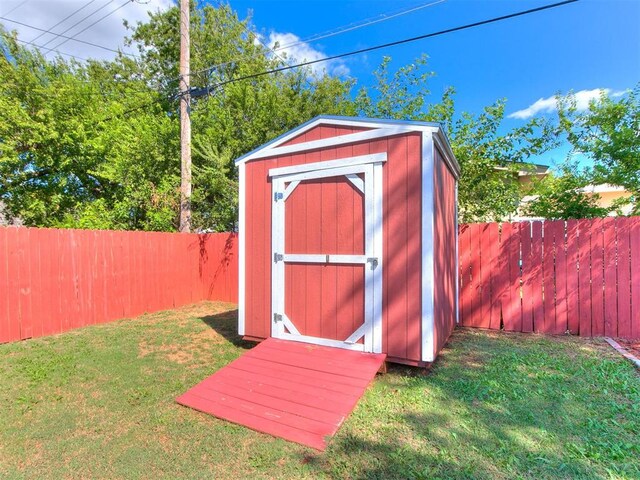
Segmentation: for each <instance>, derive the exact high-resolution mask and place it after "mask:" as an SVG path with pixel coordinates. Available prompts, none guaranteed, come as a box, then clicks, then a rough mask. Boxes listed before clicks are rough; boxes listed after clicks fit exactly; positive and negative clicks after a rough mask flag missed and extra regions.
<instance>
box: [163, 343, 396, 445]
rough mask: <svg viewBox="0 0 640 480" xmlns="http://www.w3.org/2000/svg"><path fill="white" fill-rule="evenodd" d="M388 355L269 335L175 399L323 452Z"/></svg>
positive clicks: (205, 411) (225, 418)
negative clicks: (293, 340)
mask: <svg viewBox="0 0 640 480" xmlns="http://www.w3.org/2000/svg"><path fill="white" fill-rule="evenodd" d="M385 358H386V355H384V354H372V353H362V352H354V351H351V350H345V349H340V348H332V347H324V346H318V345H311V344H305V343H299V342H289V341H284V340H278V339H274V338H269V339H267V340H265V341H264V342H262V343H261V344H259V345H257V346H256V347H254V348H253V349H251V350H249V351H247V352H245V353H244V355H242V356H241V357H240V358H238V359H237V360H235V361H233V362H232V363H230V364H229V365H227V366H226V367H224V368H222V369H220V370H218V371H217V372H216V373H214V374H213V375H211V376H210V377H208V378H206V379H205V380H203V381H202V382H200V383H199V384H198V385H196V386H195V387H193V388H191V389H190V390H189V391H187V392H186V393H184V394H183V395H181V396H180V397H178V398H177V399H176V401H177V402H178V403H180V404H181V405H185V406H187V407H191V408H194V409H196V410H199V411H201V412H204V413H208V414H211V415H214V416H216V417H218V418H221V419H224V420H227V421H230V422H233V423H237V424H240V425H244V426H246V427H249V428H251V429H253V430H256V431H258V432H263V433H267V434H270V435H273V436H274V437H279V438H284V439H285V440H289V441H292V442H296V443H300V444H302V445H306V446H309V447H312V448H315V449H317V450H324V449H325V448H326V446H327V441H328V440H329V439H330V438H331V436H333V435H334V434H335V433H336V431H337V430H338V428H339V427H340V425H342V423H343V421H344V419H345V418H346V417H347V416H348V415H349V414H350V413H351V411H352V410H353V408H354V407H355V406H356V404H357V402H358V400H359V399H360V397H361V396H362V394H363V393H364V391H365V389H366V388H367V386H368V385H369V383H370V382H371V380H372V379H373V378H374V377H375V375H376V372H377V371H378V370H379V369H380V367H381V366H382V363H383V362H384V360H385Z"/></svg>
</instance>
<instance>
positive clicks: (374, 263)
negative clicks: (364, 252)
mask: <svg viewBox="0 0 640 480" xmlns="http://www.w3.org/2000/svg"><path fill="white" fill-rule="evenodd" d="M367 263H370V264H371V270H375V268H376V267H377V266H378V257H369V258H367Z"/></svg>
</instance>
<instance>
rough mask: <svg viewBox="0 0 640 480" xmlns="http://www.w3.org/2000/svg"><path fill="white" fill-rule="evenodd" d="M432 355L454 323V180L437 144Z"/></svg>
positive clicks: (435, 158)
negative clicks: (433, 335)
mask: <svg viewBox="0 0 640 480" xmlns="http://www.w3.org/2000/svg"><path fill="white" fill-rule="evenodd" d="M434 162H435V164H434V169H433V171H434V194H435V198H434V220H435V222H434V225H435V231H434V239H433V240H434V278H435V289H434V290H435V298H434V300H435V309H434V327H435V328H434V330H435V337H434V352H433V353H434V358H435V356H437V355H438V352H440V350H441V349H442V347H444V345H445V343H446V342H447V339H448V338H449V335H451V332H452V331H453V328H454V327H455V321H456V320H455V319H456V311H455V296H456V276H457V272H456V270H455V269H456V241H457V234H456V206H455V188H456V181H455V178H454V176H453V174H452V173H451V172H450V170H449V168H448V167H447V165H446V163H445V162H444V160H443V156H442V153H441V152H440V151H439V149H438V148H436V149H435V155H434Z"/></svg>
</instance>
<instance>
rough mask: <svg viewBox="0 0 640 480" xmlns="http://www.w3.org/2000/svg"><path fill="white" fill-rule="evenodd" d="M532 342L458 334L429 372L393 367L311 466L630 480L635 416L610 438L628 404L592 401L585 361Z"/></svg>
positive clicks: (339, 472)
mask: <svg viewBox="0 0 640 480" xmlns="http://www.w3.org/2000/svg"><path fill="white" fill-rule="evenodd" d="M529 342H531V345H522V344H517V343H514V344H511V345H507V342H506V341H505V340H504V339H500V340H498V339H489V338H482V336H481V335H477V336H476V335H473V334H471V335H470V334H465V333H457V334H454V337H453V339H452V345H450V346H449V348H448V349H447V351H445V354H444V355H443V358H441V359H439V360H438V361H437V362H436V363H435V364H434V366H433V368H432V370H431V371H426V372H425V371H424V370H420V369H415V368H409V367H402V366H398V367H396V366H393V367H392V368H390V369H389V373H388V374H387V375H386V376H384V377H381V378H380V379H379V380H378V382H377V383H378V384H377V385H376V387H375V388H374V389H373V391H372V392H370V393H371V395H370V396H369V398H368V399H367V400H366V405H362V406H361V409H360V410H359V411H358V412H357V413H355V414H354V416H355V417H356V418H354V419H353V420H352V422H351V424H350V425H349V426H346V425H345V427H346V429H345V430H346V431H345V432H344V434H343V435H340V434H338V436H337V437H336V438H335V439H334V440H333V442H332V443H331V444H330V449H329V451H328V455H327V456H326V457H322V456H318V457H316V458H314V459H310V460H307V462H306V463H307V464H308V465H309V466H310V467H311V468H312V469H314V470H317V471H318V472H319V473H320V472H322V474H325V475H329V476H330V477H332V478H345V477H348V478H354V479H396V478H397V479H400V478H425V479H426V478H453V479H457V478H487V479H489V478H516V477H518V478H532V479H533V478H536V479H537V478H608V477H607V473H606V472H607V471H609V472H610V473H612V474H615V475H621V478H631V477H632V476H633V475H634V472H637V467H638V465H637V463H636V462H634V461H633V460H632V459H633V458H637V457H635V455H636V449H635V448H634V447H633V446H629V445H630V441H629V439H630V438H632V436H630V435H629V433H628V431H627V433H626V434H625V429H627V430H628V429H630V428H634V426H636V425H637V422H636V421H634V419H633V414H632V413H631V412H629V411H628V410H627V411H626V414H624V413H622V412H623V410H620V411H619V414H618V416H617V417H616V418H617V421H619V422H621V423H624V424H625V425H624V427H620V428H610V426H608V427H607V428H608V429H607V430H605V429H604V428H605V427H604V426H605V425H607V418H608V416H609V415H610V414H611V413H612V412H615V411H616V410H617V407H616V406H615V403H616V400H624V398H617V399H616V398H615V396H612V395H611V394H612V393H613V392H611V391H610V392H609V393H606V392H604V393H602V394H596V395H595V396H593V397H592V396H591V394H592V393H595V392H593V388H592V385H593V382H594V378H586V379H584V378H581V377H582V376H584V375H586V376H595V374H594V373H593V370H591V369H590V368H589V364H590V360H589V359H588V358H586V357H582V358H576V359H572V358H570V356H569V355H567V354H568V353H569V352H568V351H563V350H562V348H558V350H559V351H558V352H554V351H553V350H551V348H550V347H547V348H549V350H547V349H543V348H541V347H536V346H535V343H536V340H534V339H531V340H529ZM451 347H453V348H451ZM572 363H582V366H579V365H572ZM585 369H586V370H585ZM620 393H622V392H620ZM628 393H632V392H628ZM616 396H617V395H616ZM624 396H625V395H622V397H624ZM626 398H627V399H628V401H631V400H633V394H632V395H631V397H626ZM382 403H385V404H386V406H385V408H384V409H379V406H380V405H381V404H382ZM598 424H599V425H601V427H600V428H598V427H597V425H598ZM594 425H596V426H594ZM619 436H623V437H626V438H619ZM354 458H358V461H357V463H353V462H352V461H350V459H354ZM627 476H628V477H627Z"/></svg>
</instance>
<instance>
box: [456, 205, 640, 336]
mask: <svg viewBox="0 0 640 480" xmlns="http://www.w3.org/2000/svg"><path fill="white" fill-rule="evenodd" d="M459 251H460V255H459V261H460V322H461V323H462V325H465V326H469V327H481V328H490V329H495V330H498V329H504V330H508V331H515V332H539V333H551V334H563V333H566V332H569V333H572V334H576V335H581V336H584V337H591V336H594V337H596V336H611V337H621V338H633V339H637V338H640V217H616V218H605V219H593V220H569V221H566V222H565V221H562V220H561V221H545V222H540V221H535V222H521V223H502V224H498V223H485V224H466V225H461V226H460V244H459Z"/></svg>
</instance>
